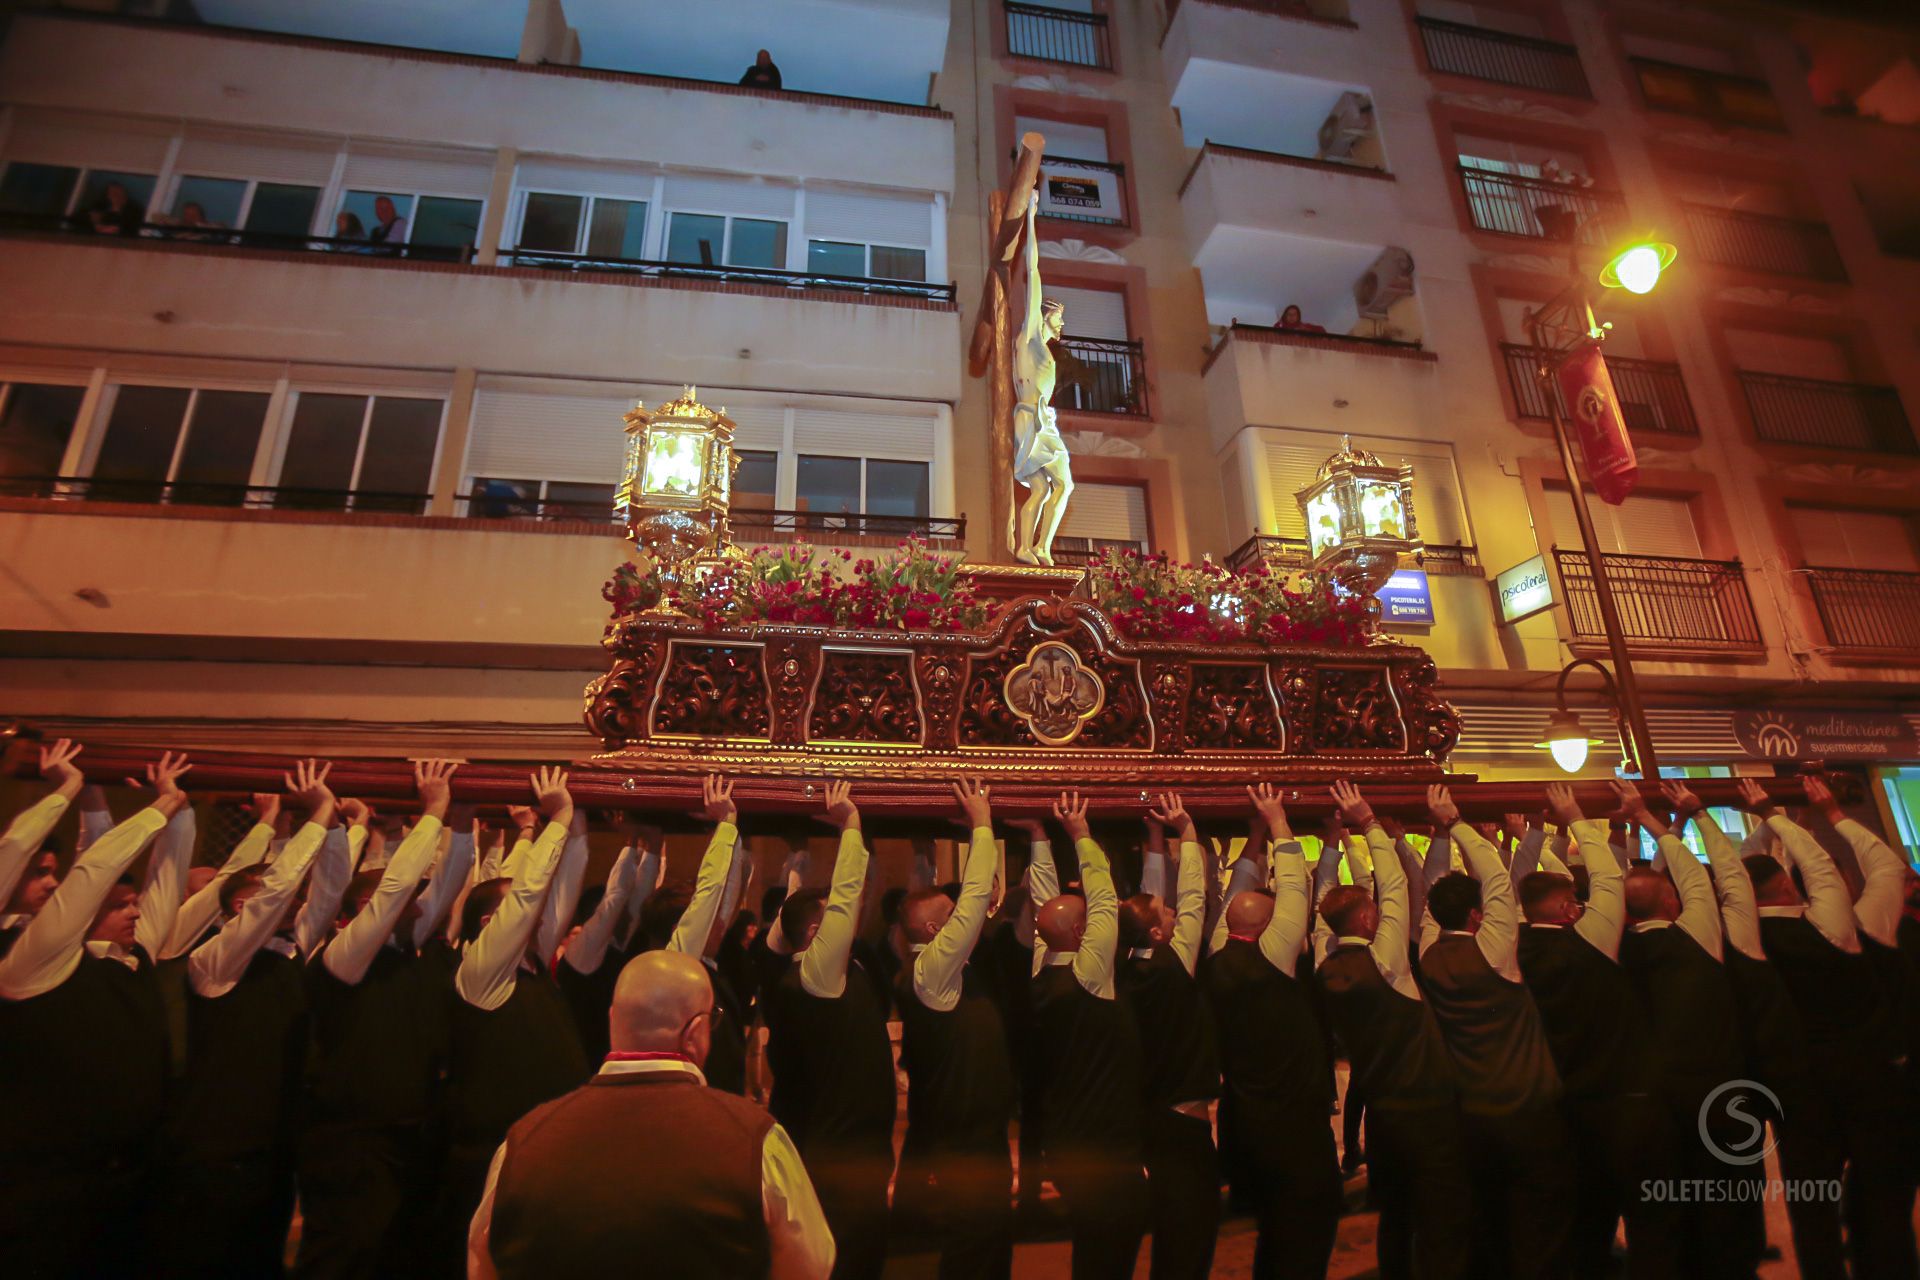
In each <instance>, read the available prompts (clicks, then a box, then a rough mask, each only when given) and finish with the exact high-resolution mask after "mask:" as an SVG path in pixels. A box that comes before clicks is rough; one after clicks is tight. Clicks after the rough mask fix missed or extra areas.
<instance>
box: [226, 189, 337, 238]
mask: <svg viewBox="0 0 1920 1280" xmlns="http://www.w3.org/2000/svg"><path fill="white" fill-rule="evenodd" d="M319 207H320V188H318V187H306V186H301V185H299V184H297V183H291V182H257V183H255V184H254V187H253V203H252V204H251V205H249V206H248V208H247V218H246V222H245V223H244V224H243V225H244V226H245V227H246V229H247V230H248V231H259V232H263V233H265V234H267V235H278V236H300V235H305V234H307V233H308V232H309V231H311V230H313V214H314V211H315V210H316V209H318V208H319Z"/></svg>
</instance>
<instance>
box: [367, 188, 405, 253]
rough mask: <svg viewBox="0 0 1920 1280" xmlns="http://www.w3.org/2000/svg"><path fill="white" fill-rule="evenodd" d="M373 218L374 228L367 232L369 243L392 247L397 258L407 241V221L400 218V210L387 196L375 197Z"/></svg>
mask: <svg viewBox="0 0 1920 1280" xmlns="http://www.w3.org/2000/svg"><path fill="white" fill-rule="evenodd" d="M373 217H374V223H373V228H372V230H370V231H368V232H367V243H368V244H384V245H391V246H393V248H392V252H393V254H394V255H396V256H397V255H398V254H399V252H400V246H401V245H403V244H405V243H406V241H407V220H406V219H405V218H403V217H401V216H400V210H399V209H397V208H395V207H394V203H393V200H392V199H391V198H389V197H387V196H376V197H374V201H373Z"/></svg>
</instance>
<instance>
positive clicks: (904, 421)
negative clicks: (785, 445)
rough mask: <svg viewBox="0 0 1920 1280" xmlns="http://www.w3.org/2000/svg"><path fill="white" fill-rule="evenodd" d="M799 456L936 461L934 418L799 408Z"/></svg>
mask: <svg viewBox="0 0 1920 1280" xmlns="http://www.w3.org/2000/svg"><path fill="white" fill-rule="evenodd" d="M793 448H794V452H795V453H809V454H825V455H828V456H832V457H841V458H897V459H901V460H903V461H909V462H931V461H933V419H932V418H931V417H919V416H916V415H913V414H904V413H861V412H857V411H851V410H843V409H795V410H794V411H793Z"/></svg>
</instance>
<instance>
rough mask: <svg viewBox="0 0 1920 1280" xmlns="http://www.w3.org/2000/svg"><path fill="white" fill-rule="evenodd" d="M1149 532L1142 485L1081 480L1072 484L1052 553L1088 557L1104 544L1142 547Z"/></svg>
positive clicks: (1145, 496)
mask: <svg viewBox="0 0 1920 1280" xmlns="http://www.w3.org/2000/svg"><path fill="white" fill-rule="evenodd" d="M1150 536H1151V535H1150V532H1149V529H1148V525H1147V491H1146V490H1145V489H1144V488H1142V487H1141V486H1140V485H1137V484H1099V483H1096V482H1082V483H1080V484H1076V485H1075V486H1074V487H1073V500H1072V501H1071V502H1069V503H1067V514H1066V516H1065V518H1064V519H1062V520H1061V521H1060V537H1059V539H1058V540H1057V541H1056V543H1055V547H1054V550H1055V554H1056V555H1057V554H1058V553H1059V552H1061V551H1065V552H1067V553H1068V555H1069V556H1085V557H1086V558H1088V559H1091V558H1093V557H1094V556H1097V555H1098V554H1099V553H1100V552H1101V551H1103V550H1105V549H1106V548H1108V547H1118V548H1131V549H1133V550H1135V551H1145V550H1146V549H1147V542H1148V539H1149V538H1150ZM1061 543H1064V544H1065V546H1061V545H1060V544H1061Z"/></svg>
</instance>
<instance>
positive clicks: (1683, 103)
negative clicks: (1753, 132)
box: [1627, 58, 1787, 132]
mask: <svg viewBox="0 0 1920 1280" xmlns="http://www.w3.org/2000/svg"><path fill="white" fill-rule="evenodd" d="M1627 64H1628V65H1629V66H1630V67H1632V68H1633V74H1634V77H1635V78H1636V79H1637V80H1638V81H1639V82H1640V96H1641V97H1642V99H1644V100H1645V102H1646V104H1647V106H1648V107H1650V108H1652V109H1654V110H1656V111H1672V112H1674V113H1675V114H1678V115H1683V116H1694V117H1697V118H1698V119H1701V120H1710V121H1712V122H1713V123H1714V124H1718V125H1742V126H1745V127H1746V128H1749V129H1766V130H1770V131H1773V132H1784V131H1785V130H1786V127H1787V126H1786V122H1785V121H1784V120H1782V119H1781V118H1780V104H1779V103H1778V102H1775V101H1774V98H1773V90H1772V88H1771V87H1769V86H1768V84H1767V82H1766V81H1765V80H1756V79H1752V78H1750V77H1747V76H1732V75H1727V74H1726V73H1725V72H1721V71H1703V70H1701V69H1700V68H1698V67H1683V66H1679V65H1677V64H1675V63H1671V62H1658V61H1655V60H1654V59H1652V58H1628V59H1627Z"/></svg>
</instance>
